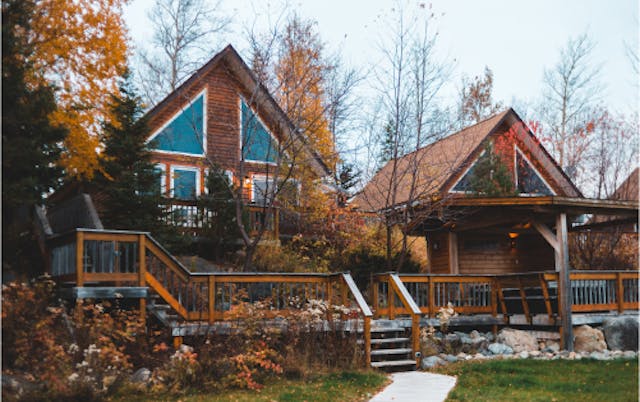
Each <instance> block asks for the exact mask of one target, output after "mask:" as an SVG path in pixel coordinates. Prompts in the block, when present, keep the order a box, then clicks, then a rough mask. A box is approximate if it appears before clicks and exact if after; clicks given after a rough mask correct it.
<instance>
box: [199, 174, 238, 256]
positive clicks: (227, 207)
mask: <svg viewBox="0 0 640 402" xmlns="http://www.w3.org/2000/svg"><path fill="white" fill-rule="evenodd" d="M206 186H207V193H206V194H204V195H202V196H201V197H200V198H199V200H198V206H199V207H202V208H203V210H204V211H207V213H209V211H210V212H212V213H211V214H210V215H209V216H208V217H207V219H206V220H205V221H206V225H205V227H204V228H203V232H202V235H203V237H204V238H205V239H207V240H208V241H206V242H205V244H206V243H209V244H208V245H207V248H208V250H201V251H200V254H201V255H202V256H203V257H205V258H209V259H213V260H215V261H219V262H222V261H223V260H224V259H225V255H226V254H228V253H229V252H231V251H235V249H237V247H238V246H237V240H238V239H239V238H240V233H239V230H238V226H237V224H236V206H235V202H234V199H233V193H232V191H233V189H232V188H231V184H230V183H229V179H228V178H227V175H226V174H225V172H224V171H223V170H222V169H220V168H219V167H218V166H212V167H211V168H210V170H209V174H208V175H207V182H206ZM209 245H211V246H212V247H209Z"/></svg>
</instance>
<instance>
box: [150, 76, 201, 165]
mask: <svg viewBox="0 0 640 402" xmlns="http://www.w3.org/2000/svg"><path fill="white" fill-rule="evenodd" d="M200 96H203V98H202V109H203V110H202V144H200V145H202V154H191V153H188V152H177V151H163V150H159V149H152V151H154V152H161V153H166V154H171V155H189V156H200V157H201V156H205V155H206V154H207V87H204V89H203V90H202V91H200V92H198V93H197V94H196V95H195V96H194V97H193V98H191V100H190V101H189V102H188V103H187V104H186V105H181V106H180V108H179V109H178V111H177V112H175V113H174V114H173V115H172V116H171V118H169V120H167V122H166V123H164V124H163V125H162V126H161V127H160V128H159V129H157V130H156V131H154V132H153V134H151V135H150V136H149V137H148V138H147V140H146V141H145V143H146V144H148V143H149V142H151V141H152V140H153V139H154V138H156V137H157V136H158V135H159V134H160V133H161V132H162V130H164V129H165V128H166V127H167V126H168V125H169V124H171V123H173V121H174V120H175V119H177V118H178V116H179V115H180V114H182V113H183V112H184V111H185V110H186V109H187V108H189V107H190V106H191V105H193V103H194V102H195V101H196V100H198V98H200Z"/></svg>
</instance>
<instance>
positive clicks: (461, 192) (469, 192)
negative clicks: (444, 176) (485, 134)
mask: <svg viewBox="0 0 640 402" xmlns="http://www.w3.org/2000/svg"><path fill="white" fill-rule="evenodd" d="M485 152H487V150H486V149H483V150H482V152H480V155H478V156H477V157H476V159H474V160H473V162H472V163H471V164H470V165H469V166H468V167H467V168H466V169H465V171H464V172H463V173H462V174H461V175H460V177H458V180H456V182H455V183H453V185H451V187H450V190H449V193H455V194H473V193H475V191H460V190H454V188H456V186H457V185H458V183H460V181H461V180H462V179H463V178H464V177H465V176H466V175H467V173H469V171H470V170H471V169H472V168H473V167H474V166H475V165H476V163H478V159H480V158H481V157H482V155H484V154H485Z"/></svg>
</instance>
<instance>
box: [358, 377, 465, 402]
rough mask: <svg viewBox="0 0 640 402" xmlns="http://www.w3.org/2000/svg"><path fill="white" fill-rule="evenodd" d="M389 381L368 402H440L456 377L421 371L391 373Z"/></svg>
mask: <svg viewBox="0 0 640 402" xmlns="http://www.w3.org/2000/svg"><path fill="white" fill-rule="evenodd" d="M391 380H392V381H393V382H392V383H391V384H389V385H388V386H387V388H385V389H384V390H382V392H380V393H379V394H377V395H375V396H374V397H373V398H372V399H371V400H370V401H369V402H391V401H393V402H440V401H444V400H445V399H447V395H448V394H449V391H451V389H452V388H453V387H454V385H456V377H451V376H448V375H442V374H433V373H425V372H422V371H408V372H404V373H393V374H391Z"/></svg>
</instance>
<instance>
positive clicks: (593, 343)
mask: <svg viewBox="0 0 640 402" xmlns="http://www.w3.org/2000/svg"><path fill="white" fill-rule="evenodd" d="M573 349H574V350H575V351H576V352H588V353H590V352H601V351H603V350H606V349H607V344H606V343H605V342H604V334H603V333H602V331H600V330H599V329H595V328H591V327H590V326H588V325H581V326H579V327H577V328H574V330H573Z"/></svg>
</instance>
